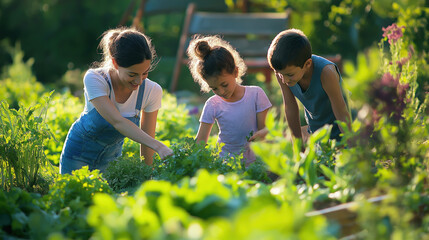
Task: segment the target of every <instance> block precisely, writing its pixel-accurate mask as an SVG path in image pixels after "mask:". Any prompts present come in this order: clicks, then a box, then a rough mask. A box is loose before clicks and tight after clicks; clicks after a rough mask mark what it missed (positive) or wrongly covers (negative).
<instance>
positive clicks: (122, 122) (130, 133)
mask: <svg viewBox="0 0 429 240" xmlns="http://www.w3.org/2000/svg"><path fill="white" fill-rule="evenodd" d="M91 103H92V104H93V105H94V107H95V109H96V110H97V112H98V113H100V115H101V116H102V117H103V118H104V119H105V120H106V121H107V122H109V123H110V124H112V126H113V127H114V128H115V129H116V130H118V131H119V132H120V133H121V134H122V135H124V136H125V137H128V138H130V139H132V140H134V141H136V142H138V143H141V144H143V145H146V146H147V147H149V148H152V149H153V150H155V151H156V152H157V153H158V154H159V156H160V157H161V159H164V158H166V157H167V156H169V155H172V154H173V150H171V149H170V148H168V147H167V146H165V145H164V144H163V143H161V142H160V141H157V140H155V139H154V138H152V137H151V136H149V135H148V134H147V133H145V132H144V131H143V130H142V129H140V128H139V127H138V126H136V125H135V124H134V123H133V122H131V121H130V120H128V119H126V118H124V117H122V116H121V114H120V113H119V111H118V109H116V107H115V105H114V104H113V102H112V101H111V100H110V99H109V98H108V97H107V96H101V97H97V98H94V99H92V100H91Z"/></svg>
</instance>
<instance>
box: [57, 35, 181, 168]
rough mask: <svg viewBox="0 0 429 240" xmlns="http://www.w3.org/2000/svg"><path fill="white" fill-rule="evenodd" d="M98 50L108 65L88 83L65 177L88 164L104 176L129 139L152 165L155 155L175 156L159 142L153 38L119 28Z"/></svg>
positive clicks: (65, 157)
mask: <svg viewBox="0 0 429 240" xmlns="http://www.w3.org/2000/svg"><path fill="white" fill-rule="evenodd" d="M99 47H100V48H101V49H102V50H103V61H102V62H101V63H97V64H95V65H96V66H97V65H98V67H97V68H91V69H89V70H88V71H87V72H86V74H85V77H84V79H83V83H84V93H85V108H84V110H83V112H82V114H81V116H80V118H79V119H77V120H76V122H74V123H73V125H72V126H71V128H70V130H69V132H68V134H67V138H66V140H65V143H64V147H63V151H62V153H61V157H60V173H61V174H65V173H71V172H72V171H73V170H76V169H79V168H81V167H83V166H89V169H90V170H93V169H100V171H101V172H102V171H103V170H104V169H105V168H106V167H107V164H108V163H109V162H110V161H112V160H114V159H116V158H117V157H119V156H120V155H121V153H122V144H123V140H124V137H128V138H130V139H132V140H134V141H136V142H139V143H140V144H141V148H140V154H141V156H143V157H144V159H145V162H146V164H149V165H150V164H152V156H153V153H154V151H156V152H157V153H158V154H159V156H160V157H161V158H165V157H167V156H169V155H171V154H172V153H173V152H172V150H171V149H170V148H168V147H167V146H165V145H164V144H163V143H161V142H159V141H157V140H155V139H154V136H155V127H156V119H157V114H158V109H159V108H160V107H161V97H162V89H161V87H160V86H159V85H158V84H157V83H155V82H153V81H151V80H149V79H147V76H148V72H149V71H150V70H151V69H152V68H153V59H154V57H155V50H154V48H153V47H152V45H151V42H150V39H149V38H148V37H146V36H145V35H144V34H142V33H140V32H138V31H137V30H134V29H129V28H118V29H113V30H108V31H106V32H105V33H104V34H103V38H102V40H101V42H100V45H99ZM141 113H143V114H141ZM140 115H142V118H141V121H140ZM139 123H140V128H139V127H138V124H139Z"/></svg>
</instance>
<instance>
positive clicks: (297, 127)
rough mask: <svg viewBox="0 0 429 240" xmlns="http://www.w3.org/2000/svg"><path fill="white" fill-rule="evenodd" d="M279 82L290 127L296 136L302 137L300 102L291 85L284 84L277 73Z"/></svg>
mask: <svg viewBox="0 0 429 240" xmlns="http://www.w3.org/2000/svg"><path fill="white" fill-rule="evenodd" d="M276 77H277V82H278V83H279V85H280V89H281V90H282V95H283V104H284V108H285V113H286V120H287V123H288V125H289V128H290V129H291V131H292V134H293V136H294V137H296V138H302V134H301V124H300V121H299V109H298V103H297V102H296V99H295V96H294V95H293V93H292V91H291V90H290V89H289V87H288V86H287V85H286V84H284V83H283V82H282V80H281V78H280V77H278V75H277V74H276Z"/></svg>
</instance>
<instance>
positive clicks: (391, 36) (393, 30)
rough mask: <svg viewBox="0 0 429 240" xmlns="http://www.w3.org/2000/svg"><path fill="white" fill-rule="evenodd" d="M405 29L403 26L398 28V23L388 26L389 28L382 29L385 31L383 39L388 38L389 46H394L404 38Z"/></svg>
mask: <svg viewBox="0 0 429 240" xmlns="http://www.w3.org/2000/svg"><path fill="white" fill-rule="evenodd" d="M403 28H405V27H403V26H401V27H398V25H396V23H394V24H392V25H390V26H388V27H387V28H382V30H383V32H384V33H383V37H385V38H386V37H387V39H388V40H389V44H394V43H396V42H397V41H398V40H399V39H400V38H401V37H402V36H403V34H402V29H403Z"/></svg>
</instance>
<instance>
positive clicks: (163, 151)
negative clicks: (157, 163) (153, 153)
mask: <svg viewBox="0 0 429 240" xmlns="http://www.w3.org/2000/svg"><path fill="white" fill-rule="evenodd" d="M157 152H158V154H159V157H160V158H161V159H162V160H164V159H166V158H167V157H169V156H171V155H173V150H171V149H170V148H169V147H167V146H165V145H164V146H163V147H161V148H160V149H159V150H158V151H157Z"/></svg>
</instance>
